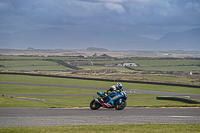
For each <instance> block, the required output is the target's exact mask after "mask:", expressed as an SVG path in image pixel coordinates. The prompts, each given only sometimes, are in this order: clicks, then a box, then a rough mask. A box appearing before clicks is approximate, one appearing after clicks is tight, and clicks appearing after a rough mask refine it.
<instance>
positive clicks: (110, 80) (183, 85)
mask: <svg viewBox="0 0 200 133" xmlns="http://www.w3.org/2000/svg"><path fill="white" fill-rule="evenodd" d="M0 74H13V75H29V76H45V77H56V78H73V79H83V80H98V81H109V82H127V83H141V84H156V85H168V86H182V87H194V88H200V85H187V84H174V83H162V82H147V81H132V80H116V79H99V78H86V77H72V76H59V75H45V74H34V73H15V72H0Z"/></svg>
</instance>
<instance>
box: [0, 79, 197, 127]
mask: <svg viewBox="0 0 200 133" xmlns="http://www.w3.org/2000/svg"><path fill="white" fill-rule="evenodd" d="M0 84H12V85H30V86H48V87H65V88H79V89H80V88H81V89H95V90H106V88H100V87H84V86H68V85H49V84H27V83H7V82H0ZM130 91H132V92H133V91H136V93H146V94H156V95H167V96H175V95H176V96H178V95H179V96H182V95H184V96H191V98H195V99H200V95H194V94H184V93H173V92H160V91H146V90H129V89H128V90H127V92H128V93H130ZM12 95H28V96H30V95H35V94H12ZM45 96H79V95H45ZM143 123H185V124H188V123H200V108H125V109H124V110H121V111H117V110H115V109H105V108H101V109H99V110H96V111H94V110H91V109H89V108H81V109H80V108H78V109H66V108H58V109H52V108H51V109H39V108H18V107H0V127H19V126H61V125H107V124H143Z"/></svg>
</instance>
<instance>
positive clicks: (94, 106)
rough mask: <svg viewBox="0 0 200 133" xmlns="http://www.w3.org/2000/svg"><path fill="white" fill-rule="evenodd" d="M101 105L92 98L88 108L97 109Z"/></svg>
mask: <svg viewBox="0 0 200 133" xmlns="http://www.w3.org/2000/svg"><path fill="white" fill-rule="evenodd" d="M100 107H101V104H100V103H98V102H96V101H95V100H92V101H91V103H90V108H91V109H92V110H97V109H99V108H100Z"/></svg>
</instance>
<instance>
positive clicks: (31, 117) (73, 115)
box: [0, 107, 200, 127]
mask: <svg viewBox="0 0 200 133" xmlns="http://www.w3.org/2000/svg"><path fill="white" fill-rule="evenodd" d="M143 123H184V124H189V123H200V108H125V109H124V110H121V111H117V110H115V109H105V108H102V109H99V110H91V109H89V108H83V109H62V108H61V109H39V108H17V107H16V108H15V107H1V108H0V126H1V127H19V126H62V125H107V124H143Z"/></svg>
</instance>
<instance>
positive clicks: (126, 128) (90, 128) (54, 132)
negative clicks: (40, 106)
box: [0, 124, 200, 133]
mask: <svg viewBox="0 0 200 133" xmlns="http://www.w3.org/2000/svg"><path fill="white" fill-rule="evenodd" d="M199 127H200V124H135V125H133V124H129V125H87V126H84V125H81V126H52V127H0V132H2V133H27V132H28V133H41V132H45V133H47V132H48V133H62V132H67V133H104V132H109V133H133V132H136V133H162V132H163V133H199V131H200V130H199Z"/></svg>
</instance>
